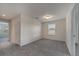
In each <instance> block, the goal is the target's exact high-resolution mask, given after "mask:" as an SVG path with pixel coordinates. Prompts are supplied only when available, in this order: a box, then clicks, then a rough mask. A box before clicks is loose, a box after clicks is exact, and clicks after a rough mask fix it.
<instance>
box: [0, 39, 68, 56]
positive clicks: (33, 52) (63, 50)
mask: <svg viewBox="0 0 79 59" xmlns="http://www.w3.org/2000/svg"><path fill="white" fill-rule="evenodd" d="M0 55H1V56H69V55H70V54H69V52H68V49H67V47H66V45H65V42H61V41H54V40H47V39H41V40H38V41H35V42H32V43H30V44H28V45H25V46H23V47H19V46H17V45H9V46H7V47H6V48H1V49H0Z"/></svg>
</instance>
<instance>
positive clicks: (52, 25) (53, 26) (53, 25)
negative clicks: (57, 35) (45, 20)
mask: <svg viewBox="0 0 79 59" xmlns="http://www.w3.org/2000/svg"><path fill="white" fill-rule="evenodd" d="M55 27H56V25H55V24H48V29H50V28H53V29H55Z"/></svg>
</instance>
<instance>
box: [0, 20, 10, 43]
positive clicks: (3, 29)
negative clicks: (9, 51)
mask: <svg viewBox="0 0 79 59" xmlns="http://www.w3.org/2000/svg"><path fill="white" fill-rule="evenodd" d="M8 41H9V22H3V21H0V43H3V42H8Z"/></svg>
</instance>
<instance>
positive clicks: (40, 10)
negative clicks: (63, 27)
mask: <svg viewBox="0 0 79 59" xmlns="http://www.w3.org/2000/svg"><path fill="white" fill-rule="evenodd" d="M72 6H73V4H71V3H70V4H69V3H36V4H34V3H33V4H31V3H30V4H13V3H12V4H10V3H9V4H2V3H0V18H4V19H11V18H12V17H14V16H16V15H18V14H21V13H22V11H24V10H25V11H26V10H29V14H30V16H31V17H33V18H35V17H38V19H39V20H41V21H51V20H54V19H59V18H63V17H65V16H66V15H67V13H68V11H69V10H70V8H71V7H72ZM27 12H28V11H27ZM2 14H6V16H5V17H2ZM47 14H48V15H52V16H54V17H53V18H52V19H49V20H46V19H42V17H43V16H44V15H47Z"/></svg>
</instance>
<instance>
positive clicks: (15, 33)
mask: <svg viewBox="0 0 79 59" xmlns="http://www.w3.org/2000/svg"><path fill="white" fill-rule="evenodd" d="M20 19H21V18H20V15H18V16H16V17H13V18H12V19H11V23H10V30H11V31H10V33H11V43H12V44H18V45H20Z"/></svg>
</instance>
